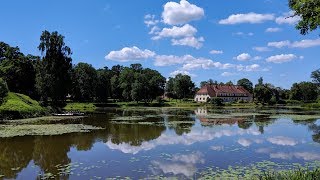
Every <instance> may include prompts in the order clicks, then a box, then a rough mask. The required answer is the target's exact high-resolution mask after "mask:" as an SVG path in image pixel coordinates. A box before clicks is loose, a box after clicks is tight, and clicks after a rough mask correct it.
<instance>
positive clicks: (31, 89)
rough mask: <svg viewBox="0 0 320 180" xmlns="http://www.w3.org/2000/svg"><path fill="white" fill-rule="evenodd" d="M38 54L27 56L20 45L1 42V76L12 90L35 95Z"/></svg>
mask: <svg viewBox="0 0 320 180" xmlns="http://www.w3.org/2000/svg"><path fill="white" fill-rule="evenodd" d="M35 60H36V56H32V55H28V56H25V55H24V54H23V53H21V52H20V49H19V48H18V47H11V46H9V45H8V44H6V43H4V42H0V77H2V78H3V79H4V80H5V81H6V82H7V84H8V87H9V89H10V91H12V92H17V93H22V94H26V95H28V96H32V97H35V68H34V64H35V62H36V61H35Z"/></svg>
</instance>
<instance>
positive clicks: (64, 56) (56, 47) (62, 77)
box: [37, 31, 72, 105]
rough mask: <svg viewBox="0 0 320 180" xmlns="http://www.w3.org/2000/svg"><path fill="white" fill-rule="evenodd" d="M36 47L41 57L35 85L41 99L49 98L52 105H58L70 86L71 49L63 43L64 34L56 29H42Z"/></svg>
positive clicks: (62, 100)
mask: <svg viewBox="0 0 320 180" xmlns="http://www.w3.org/2000/svg"><path fill="white" fill-rule="evenodd" d="M38 48H39V50H40V51H41V53H42V55H43V57H42V61H41V65H40V69H39V72H38V74H37V87H38V89H39V92H40V94H41V98H42V100H43V101H47V100H48V98H50V99H51V100H52V103H53V105H58V104H59V103H60V102H64V101H65V98H66V95H67V94H68V93H69V91H70V87H71V69H72V64H71V63H72V59H71V54H72V53H71V49H70V48H69V47H68V46H66V45H65V43H64V36H62V35H60V34H59V33H58V32H56V31H55V32H52V33H50V32H48V31H43V32H42V35H41V37H40V44H39V47H38Z"/></svg>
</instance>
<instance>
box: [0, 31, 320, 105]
mask: <svg viewBox="0 0 320 180" xmlns="http://www.w3.org/2000/svg"><path fill="white" fill-rule="evenodd" d="M38 48H39V50H40V52H41V53H42V57H38V56H33V55H27V56H26V55H24V54H23V53H21V52H20V49H19V48H18V47H11V46H10V45H8V44H6V43H4V42H0V78H2V79H3V80H0V87H1V90H0V91H1V92H0V96H1V99H3V98H4V97H5V96H6V93H7V92H8V90H9V91H11V92H15V93H20V94H26V95H28V96H30V97H32V98H33V99H36V100H38V101H41V102H43V103H44V104H49V105H52V106H57V105H60V104H61V103H63V102H65V100H66V99H67V98H70V100H73V101H76V102H102V103H106V102H108V101H109V100H113V101H135V102H145V103H149V102H152V101H154V100H157V101H159V102H162V99H161V98H160V97H162V95H164V94H165V97H167V98H170V99H172V98H174V99H188V98H193V97H194V94H195V92H196V91H197V90H198V88H197V87H195V84H194V83H193V82H192V80H191V77H190V76H188V75H182V74H178V75H176V76H175V77H169V79H168V80H167V81H166V79H165V77H163V76H162V75H161V74H160V73H159V72H158V71H156V70H152V69H149V68H143V67H142V65H141V64H131V65H130V66H129V67H123V66H121V65H115V66H113V67H111V68H110V69H109V68H108V67H104V68H101V69H95V68H94V67H93V66H92V65H90V64H87V63H78V64H75V65H72V59H71V49H70V48H69V47H68V46H66V45H65V43H64V36H62V35H60V34H59V33H58V32H51V33H50V32H48V31H44V32H43V33H42V35H41V37H40V45H39V47H38ZM311 78H312V82H301V83H295V84H293V86H292V88H291V89H290V90H287V89H282V88H280V87H275V86H273V85H272V84H268V83H264V82H263V78H259V80H258V83H257V84H256V85H255V86H254V85H253V83H252V82H251V81H250V80H249V79H246V78H243V79H240V80H238V81H237V85H240V86H243V87H244V88H245V89H247V90H248V91H249V92H251V93H253V94H254V100H255V102H257V103H262V104H276V103H278V104H285V103H286V102H295V101H304V102H315V101H316V100H317V98H318V94H319V92H318V91H319V87H318V86H319V85H320V70H316V71H314V72H312V74H311ZM205 85H233V82H231V81H229V82H227V83H223V82H218V81H214V80H212V79H209V80H208V81H202V82H201V83H200V87H203V86H205ZM211 103H213V104H217V105H220V100H214V101H213V102H211Z"/></svg>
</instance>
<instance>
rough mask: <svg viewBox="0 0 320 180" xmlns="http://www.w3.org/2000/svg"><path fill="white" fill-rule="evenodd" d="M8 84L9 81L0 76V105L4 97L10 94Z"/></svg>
mask: <svg viewBox="0 0 320 180" xmlns="http://www.w3.org/2000/svg"><path fill="white" fill-rule="evenodd" d="M8 91H9V90H8V86H7V83H6V82H5V81H4V80H3V79H1V78H0V105H1V104H2V102H3V100H4V98H5V97H6V96H7V94H8Z"/></svg>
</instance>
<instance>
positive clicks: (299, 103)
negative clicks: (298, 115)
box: [286, 100, 303, 105]
mask: <svg viewBox="0 0 320 180" xmlns="http://www.w3.org/2000/svg"><path fill="white" fill-rule="evenodd" d="M286 104H288V105H301V104H303V103H302V102H301V101H297V100H286Z"/></svg>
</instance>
